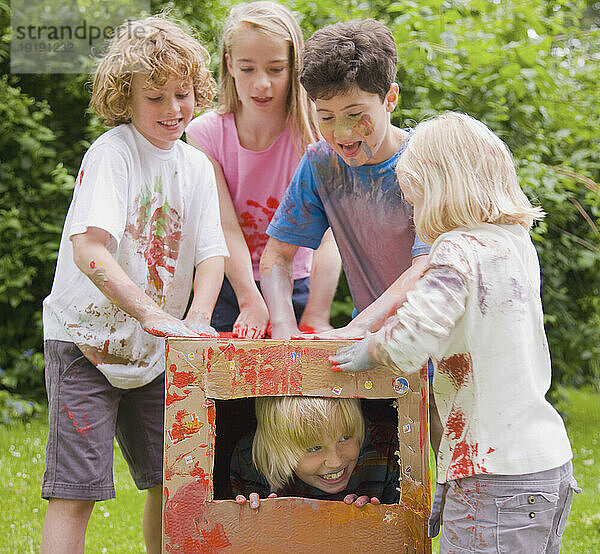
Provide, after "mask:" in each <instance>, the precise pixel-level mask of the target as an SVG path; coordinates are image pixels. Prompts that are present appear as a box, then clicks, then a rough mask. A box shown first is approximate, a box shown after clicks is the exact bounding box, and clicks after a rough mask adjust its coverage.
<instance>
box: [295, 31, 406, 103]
mask: <svg viewBox="0 0 600 554" xmlns="http://www.w3.org/2000/svg"><path fill="white" fill-rule="evenodd" d="M397 60H398V53H397V49H396V43H395V42H394V37H393V35H392V32H391V31H390V30H389V29H388V28H387V27H386V26H385V25H383V24H382V23H380V22H379V21H376V20H375V19H365V20H363V21H349V22H347V23H335V24H333V25H327V26H325V27H323V28H322V29H319V30H318V31H315V32H314V33H313V35H312V36H311V37H310V38H309V39H308V40H307V41H306V44H305V46H304V51H303V54H302V70H301V72H300V82H301V83H302V86H303V87H304V88H305V89H306V91H307V92H308V95H309V96H310V98H311V99H312V100H316V99H325V100H328V99H330V98H332V97H333V96H335V95H337V94H344V93H346V92H348V91H349V90H350V89H352V88H353V87H355V86H358V88H360V89H361V90H363V91H365V92H370V93H372V94H377V95H378V96H379V97H380V98H381V100H382V101H384V100H385V98H386V95H387V93H388V91H389V89H390V85H391V84H392V83H393V82H394V81H395V79H396V72H397V67H396V64H397Z"/></svg>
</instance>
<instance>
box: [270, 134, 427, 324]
mask: <svg viewBox="0 0 600 554" xmlns="http://www.w3.org/2000/svg"><path fill="white" fill-rule="evenodd" d="M407 143H408V139H407V140H406V141H405V142H404V144H403V145H402V148H400V150H398V152H396V153H395V154H394V155H393V156H392V157H391V158H389V159H388V160H386V161H384V162H382V163H379V164H375V165H362V166H359V167H350V166H349V165H348V164H346V163H345V162H344V160H343V159H342V158H341V157H340V156H339V155H338V154H337V153H336V152H335V151H334V150H333V149H332V148H331V147H330V146H329V145H328V144H327V143H326V142H324V141H321V142H317V143H315V144H311V145H310V146H309V147H308V148H307V150H306V152H305V154H304V156H303V157H302V159H301V160H300V163H299V165H298V168H297V169H296V172H295V173H294V176H293V178H292V182H291V183H290V185H289V187H288V188H287V190H286V193H285V195H284V197H283V200H282V201H281V204H280V205H279V208H278V209H277V211H276V212H275V215H274V216H273V219H272V220H271V223H270V225H269V227H268V228H267V234H268V235H269V236H271V237H274V238H276V239H278V240H280V241H282V242H286V243H289V244H294V245H297V246H308V247H310V248H317V247H318V246H319V244H320V242H321V238H322V237H323V233H325V231H326V230H327V228H328V227H331V229H332V230H333V234H334V236H335V240H336V242H337V245H338V248H339V250H340V254H341V256H342V263H343V266H344V272H345V273H346V279H347V280H348V286H349V288H350V293H351V295H352V300H353V301H354V305H355V306H356V307H357V309H358V311H359V312H360V311H362V310H364V309H365V308H366V307H367V306H368V305H369V304H371V303H372V302H374V301H375V300H376V299H377V298H379V297H380V296H381V295H382V294H383V292H384V291H385V290H386V289H387V288H388V287H389V286H390V285H391V284H392V283H393V282H394V281H395V280H396V279H397V278H398V277H399V276H400V275H401V274H402V273H403V272H404V271H406V269H408V268H409V267H410V265H411V263H412V258H413V257H415V256H420V255H422V254H427V253H428V252H429V246H427V245H426V244H424V243H423V242H422V241H421V240H420V239H419V237H418V236H417V235H416V233H415V228H414V224H413V219H412V206H411V205H410V204H409V203H408V202H407V201H406V200H405V198H404V194H403V193H402V190H401V189H400V186H399V185H398V180H397V178H396V173H395V168H396V164H397V162H398V159H399V158H400V156H401V154H402V152H403V151H404V148H405V147H406V144H407Z"/></svg>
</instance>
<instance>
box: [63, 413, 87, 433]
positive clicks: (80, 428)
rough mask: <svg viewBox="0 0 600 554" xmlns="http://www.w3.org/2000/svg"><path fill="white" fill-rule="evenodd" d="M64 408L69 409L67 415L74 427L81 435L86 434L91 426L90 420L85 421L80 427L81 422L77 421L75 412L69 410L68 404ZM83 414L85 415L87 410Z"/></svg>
mask: <svg viewBox="0 0 600 554" xmlns="http://www.w3.org/2000/svg"><path fill="white" fill-rule="evenodd" d="M63 409H64V410H66V411H67V415H68V416H69V419H70V420H71V422H72V423H73V427H74V429H75V431H77V432H78V433H79V434H80V435H84V436H85V432H86V431H89V430H90V428H91V425H90V423H89V421H85V423H84V427H79V423H77V421H76V419H75V416H74V415H73V412H71V410H69V408H67V407H66V406H65V407H64V408H63ZM83 415H84V416H85V412H84V414H83Z"/></svg>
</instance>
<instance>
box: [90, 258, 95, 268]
mask: <svg viewBox="0 0 600 554" xmlns="http://www.w3.org/2000/svg"><path fill="white" fill-rule="evenodd" d="M90 267H91V268H92V269H94V268H95V267H96V262H95V261H94V260H92V261H91V262H90Z"/></svg>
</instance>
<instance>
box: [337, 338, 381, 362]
mask: <svg viewBox="0 0 600 554" xmlns="http://www.w3.org/2000/svg"><path fill="white" fill-rule="evenodd" d="M372 337H373V334H372V333H367V334H366V336H365V338H364V339H362V340H359V341H356V342H355V343H354V344H350V345H348V346H344V347H343V348H340V349H339V350H338V351H337V352H336V353H335V354H334V355H333V356H329V361H330V362H331V365H332V367H331V369H332V370H333V371H366V370H367V369H371V368H373V367H374V366H375V365H376V363H377V362H376V361H375V358H374V357H373V355H372V354H371V348H372V343H373V339H372Z"/></svg>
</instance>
